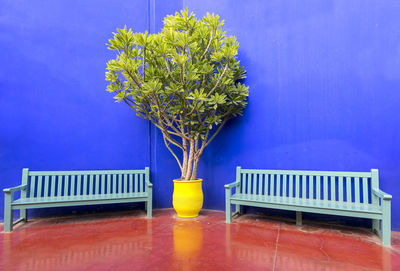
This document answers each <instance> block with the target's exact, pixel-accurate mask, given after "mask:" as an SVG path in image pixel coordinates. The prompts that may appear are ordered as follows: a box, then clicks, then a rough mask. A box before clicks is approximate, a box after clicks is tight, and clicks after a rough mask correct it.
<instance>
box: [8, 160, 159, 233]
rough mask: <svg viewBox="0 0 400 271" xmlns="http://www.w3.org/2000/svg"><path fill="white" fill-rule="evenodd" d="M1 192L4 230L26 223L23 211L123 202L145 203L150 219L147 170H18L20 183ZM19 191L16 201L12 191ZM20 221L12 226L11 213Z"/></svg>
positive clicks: (149, 186)
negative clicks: (18, 212)
mask: <svg viewBox="0 0 400 271" xmlns="http://www.w3.org/2000/svg"><path fill="white" fill-rule="evenodd" d="M3 191H4V194H5V195H4V231H5V232H10V231H12V228H13V225H15V224H16V223H18V222H20V221H27V209H31V208H49V207H64V206H79V205H95V204H114V203H124V202H145V208H146V210H147V217H148V218H151V216H152V194H153V185H152V184H151V183H150V173H149V168H148V167H146V168H145V169H142V170H90V171H29V169H27V168H24V169H23V170H22V184H21V185H20V186H17V187H13V188H6V189H4V190H3ZM16 191H21V196H20V198H19V199H14V192H16ZM16 209H19V210H20V218H19V219H18V220H17V221H16V222H15V223H13V210H16Z"/></svg>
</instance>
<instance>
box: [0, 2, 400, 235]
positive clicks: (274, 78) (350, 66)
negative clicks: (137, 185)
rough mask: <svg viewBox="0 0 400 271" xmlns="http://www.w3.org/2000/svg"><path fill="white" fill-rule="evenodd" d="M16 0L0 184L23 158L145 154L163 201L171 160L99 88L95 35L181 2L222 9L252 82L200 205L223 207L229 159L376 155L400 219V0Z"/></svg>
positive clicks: (289, 163)
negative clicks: (242, 111)
mask: <svg viewBox="0 0 400 271" xmlns="http://www.w3.org/2000/svg"><path fill="white" fill-rule="evenodd" d="M22 2H23V3H24V4H25V5H21V3H15V1H12V2H11V1H8V2H6V3H7V4H6V8H3V9H2V10H1V11H0V12H2V13H3V14H1V16H0V18H1V19H0V27H1V28H2V30H3V33H5V35H2V37H1V39H3V40H2V41H3V42H2V43H1V44H0V46H2V47H3V48H1V49H2V50H1V52H5V53H4V55H5V57H6V61H5V62H6V63H8V67H7V66H4V65H3V66H2V68H1V69H2V71H1V73H0V76H1V77H0V84H1V85H0V86H1V94H0V95H1V99H0V102H1V107H0V108H1V109H0V110H1V118H2V119H1V120H2V122H1V123H2V129H4V132H2V133H1V138H0V139H1V141H0V143H1V156H0V162H1V172H0V174H1V181H2V186H9V185H14V184H17V183H18V182H19V178H20V170H21V168H22V167H31V168H32V169H46V170H50V169H78V168H134V167H143V166H144V165H145V164H148V163H149V160H151V171H152V181H153V183H154V200H155V206H156V207H171V206H172V202H171V195H172V189H173V185H172V179H174V178H176V177H178V176H179V169H178V166H177V165H176V162H175V161H174V159H173V158H172V157H171V156H170V154H169V153H168V151H167V150H166V148H165V147H164V143H163V141H162V138H161V136H160V133H159V132H158V131H157V130H156V129H155V128H154V127H152V128H151V131H150V134H147V132H148V130H147V123H146V122H145V121H142V120H140V119H139V118H137V117H135V116H134V114H132V113H131V112H130V111H129V110H128V108H126V107H125V106H124V105H118V104H113V102H112V99H111V98H110V96H109V95H107V93H104V92H103V89H104V87H105V84H106V83H105V82H104V67H105V62H106V61H107V60H108V59H109V58H111V57H112V53H111V52H109V51H107V50H106V49H105V47H104V43H105V41H106V40H107V38H109V36H110V33H111V32H113V31H114V30H115V28H116V27H117V26H121V25H124V24H127V25H128V26H131V27H133V28H134V29H135V30H136V31H144V30H145V29H150V30H151V32H158V31H159V30H160V29H161V27H162V18H163V17H164V16H165V15H166V14H173V13H174V12H175V11H176V10H179V9H181V8H182V7H186V6H187V7H189V9H190V10H191V11H193V12H194V13H195V14H196V15H197V16H198V17H201V16H203V15H205V13H206V12H207V11H209V12H214V13H217V14H219V15H220V16H221V17H222V18H223V19H225V22H226V25H225V30H226V31H227V32H228V34H231V35H235V36H236V37H237V38H238V41H239V42H240V49H239V58H240V60H241V62H242V64H243V65H244V66H245V68H246V69H247V71H248V79H247V80H246V84H247V85H249V86H250V99H249V106H248V108H247V110H246V112H245V115H244V116H243V117H241V118H238V119H235V120H233V121H231V122H230V123H229V124H228V126H227V127H226V128H225V129H224V130H223V131H222V132H221V134H220V135H219V136H218V137H217V138H216V139H215V141H214V142H213V143H212V144H211V145H210V146H209V147H208V149H206V151H205V153H204V156H203V157H202V159H201V164H200V168H199V176H200V177H203V178H204V185H203V188H204V195H205V203H204V207H205V208H209V209H219V210H223V208H224V188H223V184H225V183H228V182H230V181H233V179H234V175H235V167H236V166H237V165H241V166H242V167H247V168H276V169H311V170H350V171H368V170H370V169H371V168H378V169H379V170H380V176H381V187H382V189H383V190H384V191H386V192H388V193H391V194H393V197H394V199H393V202H392V203H393V205H392V214H393V220H392V221H393V229H394V230H400V216H398V215H397V214H398V213H399V211H400V200H399V198H400V189H399V186H398V185H397V182H398V180H400V166H399V165H400V140H399V138H400V136H399V135H400V133H399V131H400V130H399V129H398V123H400V114H399V113H398V112H399V110H398V109H397V107H398V106H399V105H400V92H399V90H400V34H399V33H400V32H399V31H398V29H400V17H399V16H397V14H399V12H400V5H399V4H398V2H397V1H395V0H389V1H384V2H382V1H378V0H376V1H372V0H371V1H363V0H355V1H345V0H334V1H333V0H332V1H329V0H328V1H317V0H313V1H298V0H291V1H279V0H272V1H261V0H258V1H256V0H254V1H247V2H246V3H245V4H243V3H244V2H243V1H238V0H230V1H228V0H221V1H211V0H202V1H200V0H184V1H156V0H148V1H144V0H143V1H131V2H128V1H120V2H119V3H117V4H115V3H113V4H112V5H111V4H109V3H108V2H99V1H89V2H86V4H85V6H82V4H79V3H78V2H76V4H74V3H70V1H68V2H67V1H65V2H64V1H62V2H59V1H58V2H57V3H56V2H55V3H56V4H54V3H53V2H49V3H48V4H46V5H44V4H43V5H42V6H38V4H37V3H36V4H29V2H28V1H22ZM25 2H26V3H25ZM14 3H15V4H14ZM52 3H53V4H52ZM138 3H139V4H138ZM30 5H31V6H30ZM77 5H78V6H79V7H78V8H77V7H76V6H77ZM137 5H138V6H137ZM149 8H150V9H149ZM57 11H58V12H57ZM117 12H122V14H119V15H118V16H115V13H117ZM49 14H50V15H49ZM77 29H79V33H78V32H77ZM38 64H39V65H38ZM74 64H75V65H74ZM5 71H7V73H5ZM46 71H47V73H46V74H44V72H46ZM22 75H23V76H22ZM19 94H22V95H19ZM50 94H51V95H50ZM148 135H150V137H151V144H150V146H149V145H148V142H147V136H148ZM132 139H134V140H132ZM147 146H149V148H150V150H151V151H150V155H148V152H146V147H147ZM147 150H148V149H147ZM138 153H139V154H140V155H142V156H137V154H138ZM3 180H5V181H3ZM3 183H4V184H7V185H3Z"/></svg>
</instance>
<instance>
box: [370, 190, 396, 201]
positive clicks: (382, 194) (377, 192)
mask: <svg viewBox="0 0 400 271" xmlns="http://www.w3.org/2000/svg"><path fill="white" fill-rule="evenodd" d="M372 193H373V194H374V195H375V196H377V197H380V198H381V199H384V200H391V199H392V195H390V194H387V193H385V192H383V191H382V190H380V189H376V188H372Z"/></svg>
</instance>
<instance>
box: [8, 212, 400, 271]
mask: <svg viewBox="0 0 400 271" xmlns="http://www.w3.org/2000/svg"><path fill="white" fill-rule="evenodd" d="M224 218H225V214H224V213H223V212H219V211H208V210H204V211H202V212H201V215H200V216H199V217H198V218H196V219H178V218H176V216H175V215H174V211H173V210H171V209H162V210H154V218H153V219H146V217H145V214H144V212H143V211H136V212H129V213H127V212H123V213H113V214H100V215H85V216H74V217H62V218H51V219H32V220H30V222H28V223H26V224H21V225H19V226H16V227H15V230H14V232H13V233H4V232H1V235H0V236H1V237H0V244H1V248H0V249H1V250H0V253H1V256H0V259H2V261H1V263H0V269H2V270H202V271H206V270H207V271H208V270H285V271H286V270H307V271H309V270H400V233H399V232H393V237H392V242H393V246H392V248H387V247H382V246H381V245H380V244H379V242H380V240H379V239H378V238H377V237H376V236H374V235H373V234H371V233H369V231H368V230H366V229H357V228H343V227H339V226H334V227H332V226H324V225H317V224H315V222H313V223H314V224H312V223H311V222H308V221H304V222H305V223H306V224H308V225H306V226H301V227H297V226H295V225H294V221H286V222H282V220H283V219H275V220H274V219H272V218H267V217H262V216H256V215H244V216H241V217H239V218H236V219H234V223H232V224H226V223H225V222H224ZM1 227H2V226H1ZM0 230H2V228H1V229H0Z"/></svg>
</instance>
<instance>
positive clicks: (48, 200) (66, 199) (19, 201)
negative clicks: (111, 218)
mask: <svg viewBox="0 0 400 271" xmlns="http://www.w3.org/2000/svg"><path fill="white" fill-rule="evenodd" d="M147 196H148V194H147V193H146V192H144V193H126V194H125V193H122V194H117V195H86V196H67V197H54V198H50V197H45V198H24V199H17V200H15V201H13V202H12V205H21V204H27V203H53V202H54V203H57V202H71V201H91V200H101V199H122V198H142V197H147Z"/></svg>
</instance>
